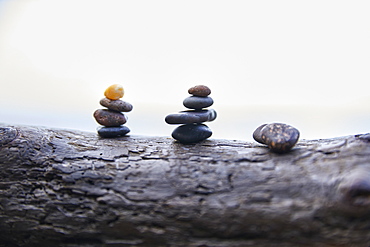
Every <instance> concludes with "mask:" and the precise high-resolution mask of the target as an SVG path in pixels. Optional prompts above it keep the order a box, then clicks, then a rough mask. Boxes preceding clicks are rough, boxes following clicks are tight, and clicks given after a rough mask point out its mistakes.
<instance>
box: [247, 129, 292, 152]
mask: <svg viewBox="0 0 370 247" xmlns="http://www.w3.org/2000/svg"><path fill="white" fill-rule="evenodd" d="M253 138H254V139H255V140H256V141H257V142H259V143H262V144H266V145H267V146H268V147H269V148H270V149H271V150H272V151H273V152H276V153H286V152H289V151H290V150H291V149H292V148H293V146H294V145H295V144H296V143H297V141H298V139H299V131H298V130H297V129H296V128H294V127H292V126H290V125H287V124H283V123H271V124H264V125H261V126H259V127H258V128H257V129H256V130H255V131H254V133H253Z"/></svg>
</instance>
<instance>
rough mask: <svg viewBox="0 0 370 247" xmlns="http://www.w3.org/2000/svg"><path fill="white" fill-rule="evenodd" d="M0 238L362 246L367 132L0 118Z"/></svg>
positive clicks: (365, 238)
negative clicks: (143, 131)
mask: <svg viewBox="0 0 370 247" xmlns="http://www.w3.org/2000/svg"><path fill="white" fill-rule="evenodd" d="M0 165H1V169H0V179H1V182H0V245H1V246H203V247H205V246H216V247H217V246H218V247H220V246H287V247H289V246H361V247H362V246H364V247H368V246H370V135H369V134H362V135H355V136H347V137H339V138H334V139H325V140H323V139H322V140H301V141H299V142H298V144H297V145H296V147H295V148H294V149H293V150H292V151H291V152H289V153H288V154H275V153H272V152H270V151H269V150H268V149H267V148H266V147H264V146H263V145H260V144H257V143H253V142H243V141H235V140H216V139H209V140H206V141H204V142H201V143H198V144H195V145H183V144H180V143H177V142H175V141H174V140H173V139H172V138H169V137H143V136H127V137H121V138H115V139H102V138H99V137H98V136H97V134H96V133H88V132H79V131H69V130H59V129H48V128H39V127H29V126H8V125H1V126H0Z"/></svg>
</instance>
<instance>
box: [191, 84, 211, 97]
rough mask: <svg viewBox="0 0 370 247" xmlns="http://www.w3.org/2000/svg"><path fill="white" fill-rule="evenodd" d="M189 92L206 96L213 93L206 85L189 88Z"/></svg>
mask: <svg viewBox="0 0 370 247" xmlns="http://www.w3.org/2000/svg"><path fill="white" fill-rule="evenodd" d="M188 93H189V94H192V95H194V96H201V97H206V96H208V95H210V94H211V89H209V87H207V86H204V85H197V86H194V87H191V88H189V90H188Z"/></svg>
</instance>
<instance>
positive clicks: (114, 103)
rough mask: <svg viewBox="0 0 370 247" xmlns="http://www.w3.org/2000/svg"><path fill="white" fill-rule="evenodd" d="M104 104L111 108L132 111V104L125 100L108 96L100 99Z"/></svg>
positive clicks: (119, 110)
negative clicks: (112, 98)
mask: <svg viewBox="0 0 370 247" xmlns="http://www.w3.org/2000/svg"><path fill="white" fill-rule="evenodd" d="M100 104H101V105H102V106H105V107H107V108H108V109H109V110H112V111H118V112H130V111H132V108H133V107H132V105H131V104H130V103H128V102H126V101H123V100H111V99H108V98H103V99H101V100H100Z"/></svg>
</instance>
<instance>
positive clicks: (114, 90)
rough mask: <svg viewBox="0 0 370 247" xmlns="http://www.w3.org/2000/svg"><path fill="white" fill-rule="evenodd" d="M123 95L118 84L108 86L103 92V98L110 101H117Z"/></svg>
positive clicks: (121, 88)
mask: <svg viewBox="0 0 370 247" xmlns="http://www.w3.org/2000/svg"><path fill="white" fill-rule="evenodd" d="M123 95H124V91H123V87H122V86H121V85H119V84H113V85H111V86H109V87H108V88H107V89H106V90H105V92H104V96H105V97H107V98H108V99H110V100H118V99H120V98H122V97H123Z"/></svg>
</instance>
